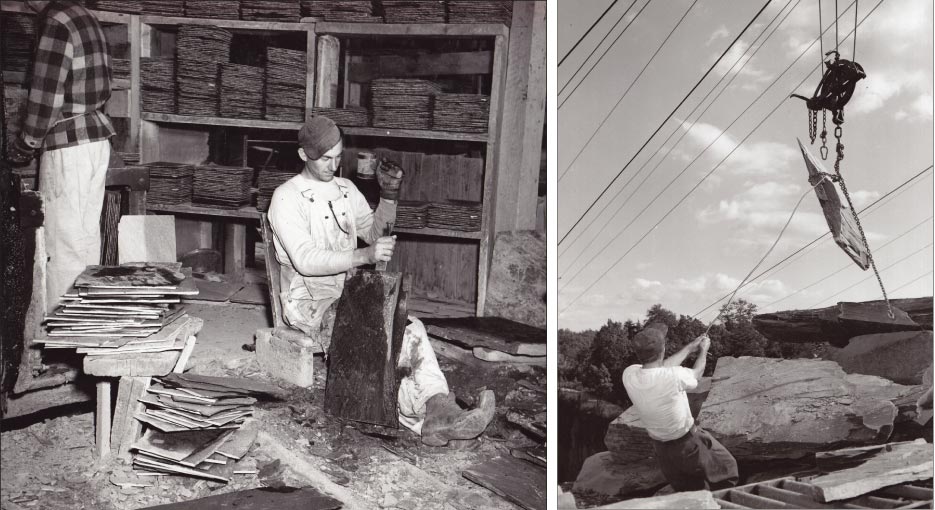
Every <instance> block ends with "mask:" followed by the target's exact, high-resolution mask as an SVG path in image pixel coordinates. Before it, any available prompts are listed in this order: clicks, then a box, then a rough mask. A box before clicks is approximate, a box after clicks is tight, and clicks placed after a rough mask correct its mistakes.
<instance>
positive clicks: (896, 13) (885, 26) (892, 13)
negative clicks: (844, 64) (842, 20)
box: [850, 0, 932, 56]
mask: <svg viewBox="0 0 935 510" xmlns="http://www.w3.org/2000/svg"><path fill="white" fill-rule="evenodd" d="M894 6H895V7H893V8H890V9H885V10H884V11H883V12H880V13H877V14H874V16H873V18H871V20H872V21H873V22H872V23H865V24H863V25H861V27H860V28H859V29H858V41H857V46H858V48H857V50H858V56H859V52H860V46H861V38H864V37H866V39H863V40H873V41H877V42H881V43H883V44H885V45H886V47H887V48H889V49H890V51H892V52H893V53H902V52H904V51H905V50H907V49H909V48H911V47H916V46H918V44H919V42H920V40H922V39H929V40H930V38H931V34H930V33H929V30H931V25H930V22H931V19H932V2H931V0H903V1H901V2H898V3H896V4H894ZM861 13H863V9H861ZM850 19H852V20H853V17H851V18H850ZM868 44H869V43H868Z"/></svg>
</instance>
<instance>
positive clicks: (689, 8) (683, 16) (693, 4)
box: [558, 0, 698, 181]
mask: <svg viewBox="0 0 935 510" xmlns="http://www.w3.org/2000/svg"><path fill="white" fill-rule="evenodd" d="M697 3H698V0H695V1H694V2H692V3H691V5H689V6H688V9H685V12H684V13H683V14H682V17H681V18H679V20H678V21H677V22H676V23H675V26H674V27H672V30H670V31H669V33H668V35H666V37H665V39H663V40H662V43H660V44H659V47H658V48H656V51H654V52H653V54H652V55H651V56H650V57H649V60H647V61H646V64H644V65H643V68H642V69H640V72H639V73H637V75H636V78H633V81H631V82H630V85H628V86H627V90H625V91H624V92H623V95H621V96H620V98H619V99H617V102H616V103H614V107H613V108H611V109H610V111H609V112H607V115H605V116H604V118H603V120H601V123H600V125H598V126H597V129H595V130H594V132H592V133H591V136H590V138H588V141H586V142H584V145H582V146H581V149H580V150H579V151H578V153H577V154H575V157H574V159H572V160H571V163H570V164H569V165H568V166H567V167H566V168H565V170H564V171H563V172H562V175H560V176H559V178H558V180H559V181H561V180H562V178H563V177H565V174H567V173H568V170H569V169H571V167H572V166H574V164H575V161H578V157H579V156H581V153H582V152H584V149H585V148H587V146H588V145H590V144H591V140H594V136H595V135H597V133H598V132H599V131H600V130H601V128H603V127H604V124H605V123H607V120H608V119H610V117H611V116H612V115H613V114H614V112H615V111H617V108H618V107H619V106H620V103H622V102H623V99H624V98H625V97H627V95H628V94H629V93H630V90H632V89H633V86H634V85H636V82H638V81H640V78H641V77H642V76H643V73H644V72H646V69H647V68H649V65H650V64H652V63H653V61H654V60H656V56H657V55H659V52H660V51H662V48H663V47H664V46H665V45H666V43H667V42H669V39H670V38H671V37H672V34H674V33H675V31H676V30H678V28H679V27H680V26H682V22H683V21H685V18H686V17H687V16H688V13H689V12H691V10H692V9H693V8H694V7H695V4H697ZM579 85H580V83H579ZM572 92H574V91H572ZM569 97H571V94H569V95H568V96H567V97H566V98H565V101H568V98H569ZM565 101H562V104H560V105H559V108H561V107H562V105H564V104H565Z"/></svg>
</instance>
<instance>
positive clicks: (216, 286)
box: [190, 278, 243, 301]
mask: <svg viewBox="0 0 935 510" xmlns="http://www.w3.org/2000/svg"><path fill="white" fill-rule="evenodd" d="M195 286H196V287H198V295H197V296H191V298H190V299H198V300H201V301H227V300H229V299H230V298H231V297H232V296H233V295H234V294H236V293H237V292H238V291H239V290H240V289H242V288H243V283H242V282H211V281H208V280H202V279H200V278H195Z"/></svg>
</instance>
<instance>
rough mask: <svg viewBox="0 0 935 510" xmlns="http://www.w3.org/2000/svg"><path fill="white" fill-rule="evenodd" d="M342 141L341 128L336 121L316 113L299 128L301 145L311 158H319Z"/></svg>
mask: <svg viewBox="0 0 935 510" xmlns="http://www.w3.org/2000/svg"><path fill="white" fill-rule="evenodd" d="M340 141H341V130H340V129H338V126H337V125H335V123H334V121H332V120H331V119H329V118H328V117H325V116H322V115H316V116H314V117H312V118H310V119H308V122H306V123H305V124H304V125H303V126H302V129H300V130H299V146H300V147H302V148H303V149H305V154H306V155H308V157H309V159H313V160H314V159H318V158H320V157H322V155H324V153H326V152H328V151H329V150H331V148H332V147H334V146H335V145H337V144H338V142H340Z"/></svg>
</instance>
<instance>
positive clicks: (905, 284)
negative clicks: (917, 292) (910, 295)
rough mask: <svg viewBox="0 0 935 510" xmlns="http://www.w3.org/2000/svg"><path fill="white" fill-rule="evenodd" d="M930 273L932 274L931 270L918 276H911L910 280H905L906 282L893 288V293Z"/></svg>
mask: <svg viewBox="0 0 935 510" xmlns="http://www.w3.org/2000/svg"><path fill="white" fill-rule="evenodd" d="M930 274H932V271H929V272H927V273H923V274H920V275H919V276H917V277H915V278H913V279H912V280H909V281H908V282H906V283H904V284H902V285H900V286H899V287H896V288H895V289H893V294H896V293H897V292H899V291H901V290H903V289H904V288H906V287H908V286H910V285H912V284H913V283H915V282H917V281H919V280H921V279H922V278H925V277H926V276H928V275H930Z"/></svg>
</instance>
